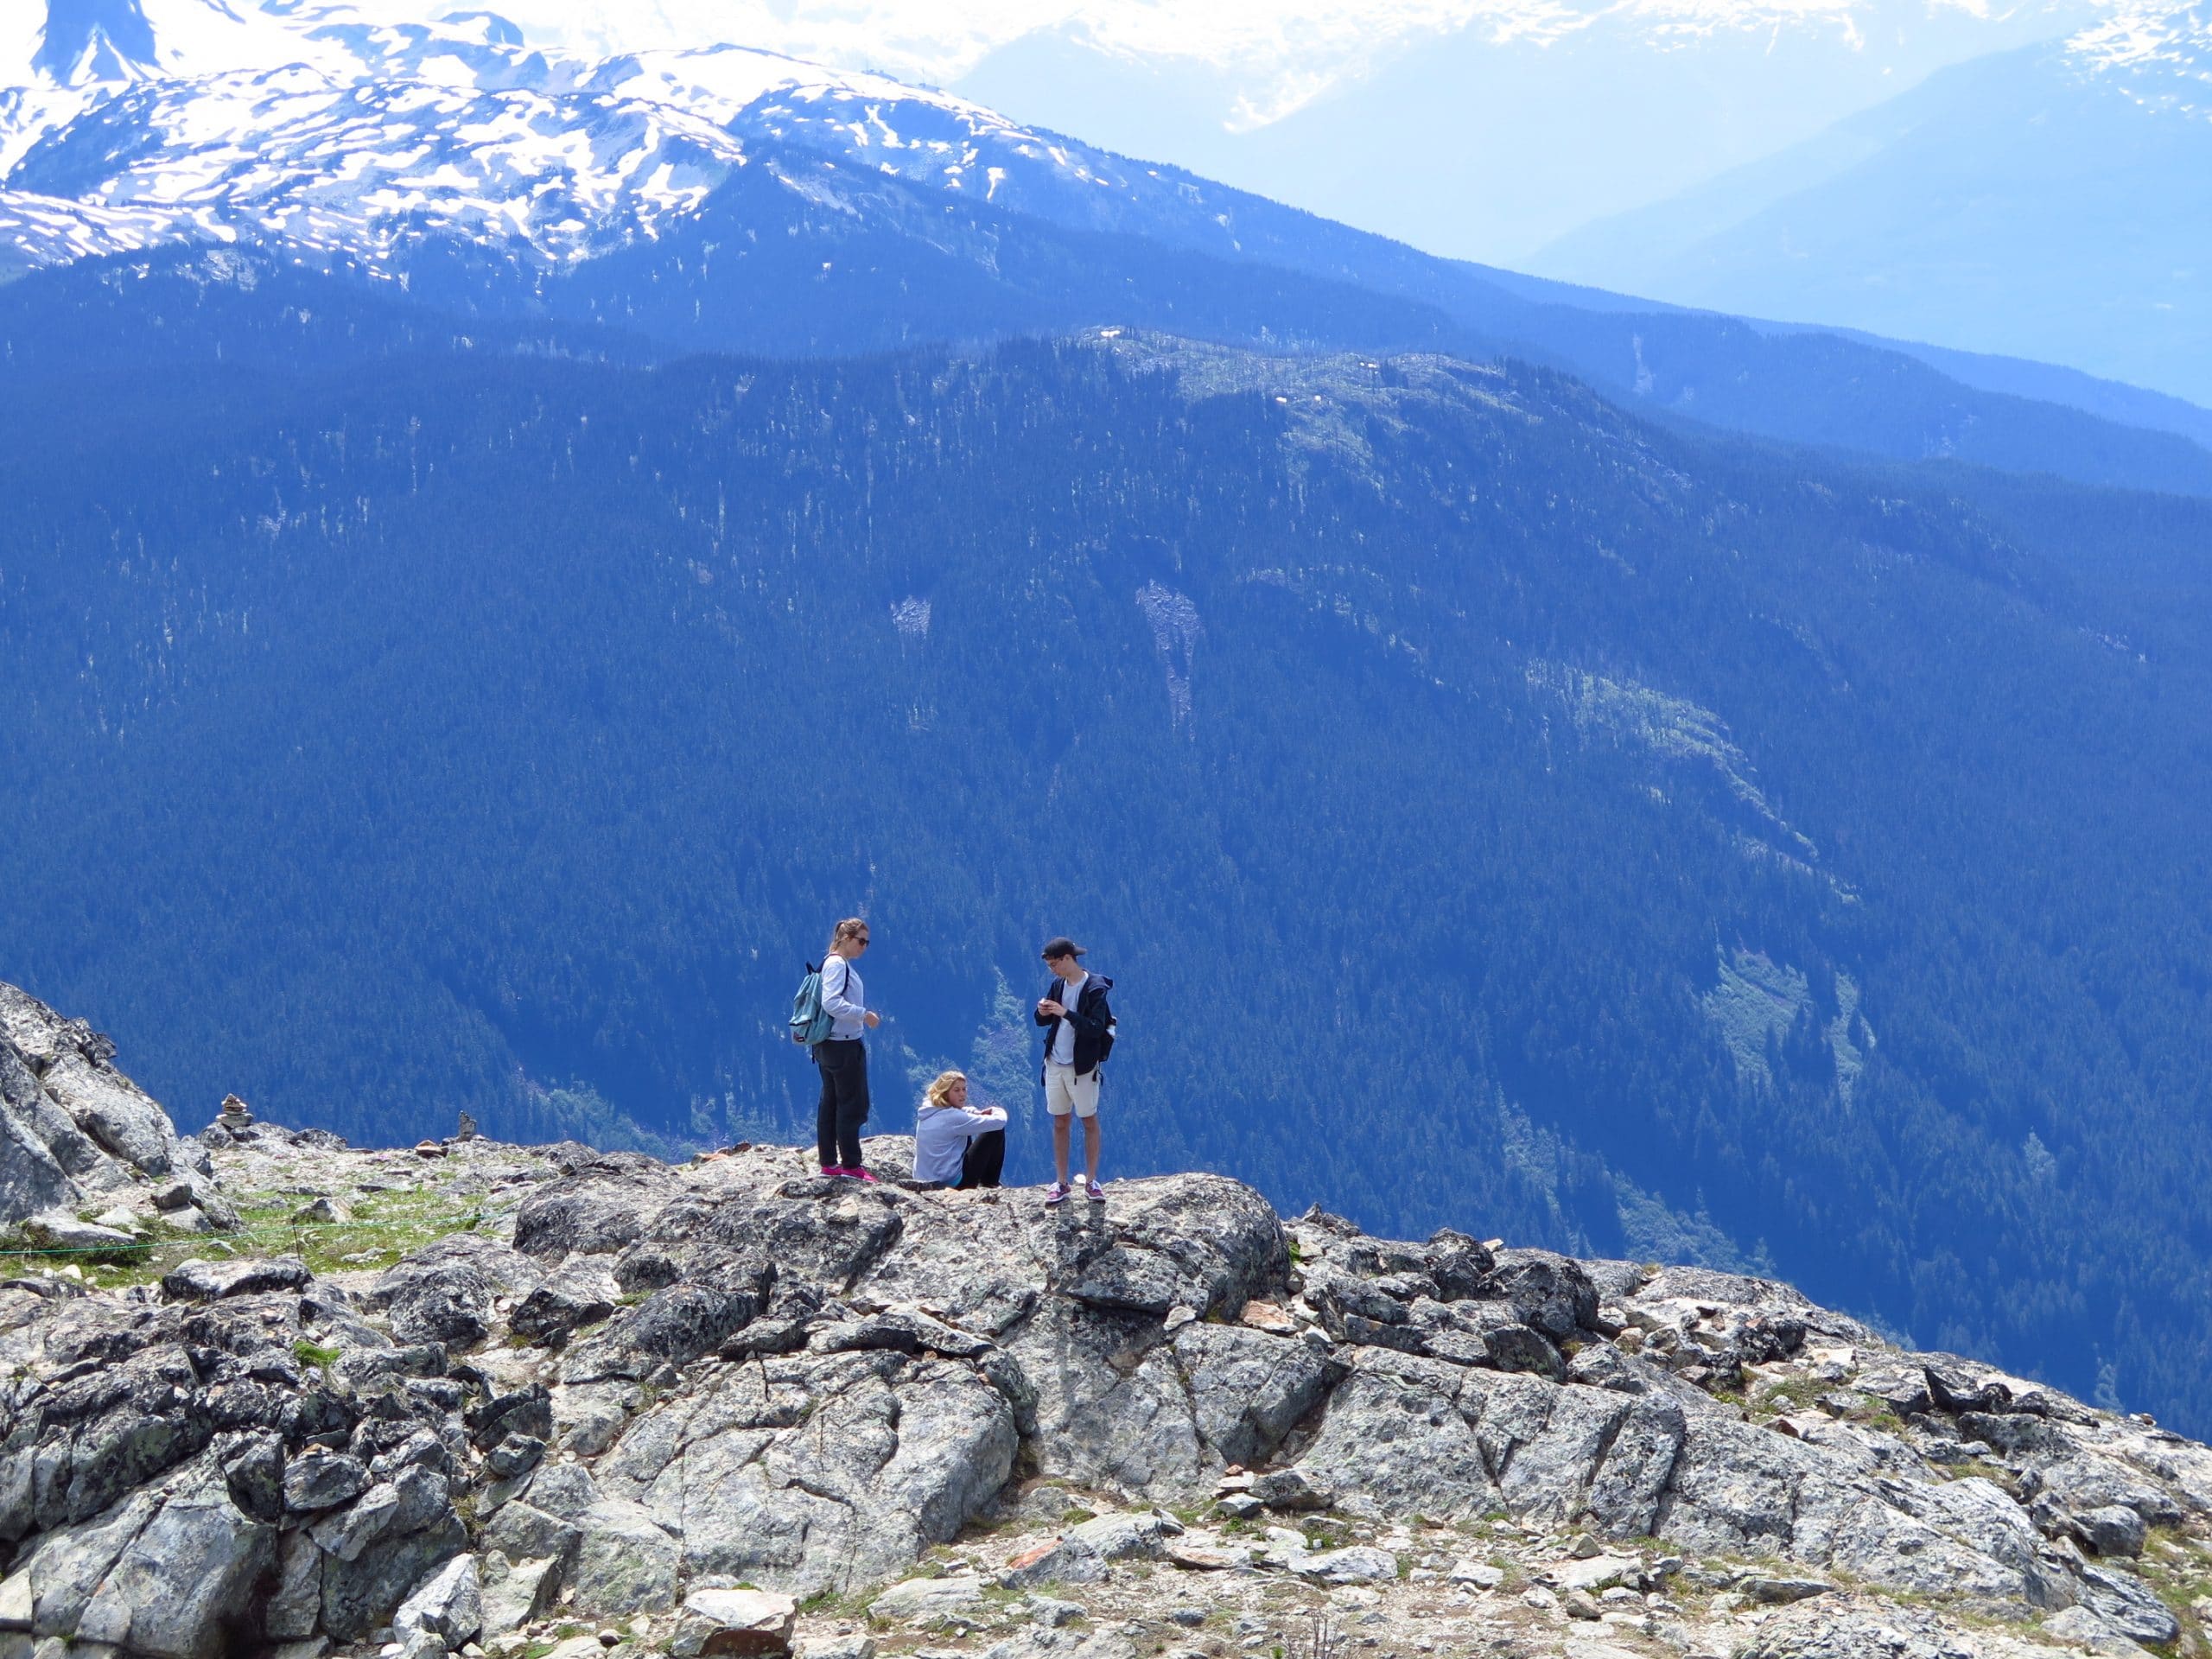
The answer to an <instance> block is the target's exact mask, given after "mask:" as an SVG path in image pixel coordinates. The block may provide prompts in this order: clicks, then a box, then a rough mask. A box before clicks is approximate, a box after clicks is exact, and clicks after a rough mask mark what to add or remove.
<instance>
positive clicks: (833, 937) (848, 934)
mask: <svg viewBox="0 0 2212 1659" xmlns="http://www.w3.org/2000/svg"><path fill="white" fill-rule="evenodd" d="M867 931H868V924H867V923H866V922H865V921H863V920H861V918H859V917H857V916H848V917H847V918H845V919H844V920H843V921H842V922H840V923H838V924H837V925H836V927H835V928H834V929H832V930H831V931H830V934H829V948H830V949H831V950H836V948H837V947H838V946H839V945H841V944H843V943H844V942H845V941H846V940H847V939H849V938H856V937H858V936H859V935H861V934H862V933H865V932H867Z"/></svg>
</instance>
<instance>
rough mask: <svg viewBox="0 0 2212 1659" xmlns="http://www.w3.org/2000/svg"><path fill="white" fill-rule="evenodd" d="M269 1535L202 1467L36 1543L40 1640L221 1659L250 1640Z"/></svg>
mask: <svg viewBox="0 0 2212 1659" xmlns="http://www.w3.org/2000/svg"><path fill="white" fill-rule="evenodd" d="M276 1542H277V1535H276V1532H275V1529H273V1528H270V1527H269V1526H267V1525H265V1524H264V1523H263V1522H257V1521H256V1520H254V1519H253V1518H252V1517H251V1516H246V1515H244V1514H242V1513H240V1511H239V1510H238V1507H237V1506H236V1505H235V1504H234V1503H232V1501H231V1496H230V1491H229V1489H228V1486H227V1484H226V1481H225V1480H224V1478H223V1474H222V1471H221V1469H220V1468H219V1466H218V1465H217V1464H216V1463H215V1461H214V1459H213V1458H201V1459H198V1460H196V1461H194V1463H192V1464H189V1465H186V1466H185V1467H183V1468H181V1469H180V1470H178V1471H175V1473H173V1474H172V1475H170V1476H169V1477H168V1478H166V1479H165V1480H163V1481H162V1482H161V1483H160V1484H158V1485H156V1486H149V1487H145V1488H142V1489H141V1490H140V1491H138V1492H137V1493H136V1494H134V1495H133V1496H132V1497H130V1499H129V1500H128V1501H127V1502H126V1503H124V1504H122V1505H120V1506H118V1508H117V1509H116V1510H111V1511H109V1512H108V1513H107V1514H105V1515H104V1516H100V1517H99V1518H98V1519H96V1520H93V1521H91V1522H84V1523H82V1524H79V1525H77V1526H73V1527H64V1528H60V1529H55V1530H54V1531H50V1532H48V1533H47V1534H45V1535H43V1536H42V1537H41V1538H40V1539H39V1540H38V1541H37V1543H36V1545H35V1547H34V1548H33V1549H32V1551H31V1554H30V1555H29V1560H28V1561H27V1562H26V1563H25V1564H24V1566H23V1567H22V1569H21V1570H22V1572H23V1573H26V1575H27V1576H28V1578H29V1585H30V1588H31V1592H32V1596H33V1601H34V1611H33V1615H32V1628H33V1629H34V1630H35V1631H36V1632H37V1634H39V1635H41V1636H66V1637H70V1638H71V1639H73V1640H76V1641H79V1642H105V1643H112V1644H114V1645H115V1646H118V1647H122V1648H127V1649H130V1651H131V1652H133V1653H137V1654H144V1655H148V1656H152V1659H221V1656H223V1655H226V1654H227V1653H228V1652H230V1651H231V1650H232V1648H233V1647H235V1646H236V1645H238V1643H239V1642H240V1641H241V1639H242V1638H243V1637H245V1636H246V1635H247V1634H248V1633H249V1631H250V1623H251V1616H252V1613H253V1611H254V1598H253V1596H252V1595H251V1590H252V1588H253V1586H254V1585H255V1583H256V1582H257V1580H259V1579H260V1578H261V1577H262V1575H263V1574H264V1573H266V1572H267V1571H268V1570H269V1569H270V1567H272V1566H273V1565H274V1562H275V1558H276Z"/></svg>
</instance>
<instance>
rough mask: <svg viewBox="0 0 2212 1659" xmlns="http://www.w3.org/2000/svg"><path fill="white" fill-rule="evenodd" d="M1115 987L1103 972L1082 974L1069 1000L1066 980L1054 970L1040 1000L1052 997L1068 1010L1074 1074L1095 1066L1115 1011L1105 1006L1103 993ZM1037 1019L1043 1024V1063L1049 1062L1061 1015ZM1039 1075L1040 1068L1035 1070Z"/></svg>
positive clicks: (1087, 1072) (1083, 1074)
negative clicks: (1073, 1044) (1073, 1050)
mask: <svg viewBox="0 0 2212 1659" xmlns="http://www.w3.org/2000/svg"><path fill="white" fill-rule="evenodd" d="M1113 988H1114V982H1113V981H1112V980H1110V979H1109V978H1107V977H1106V976H1105V975H1103V974H1085V975H1084V976H1083V983H1082V984H1081V985H1080V986H1078V987H1077V988H1076V990H1075V991H1074V992H1073V993H1072V995H1074V997H1075V1001H1072V1002H1071V1001H1068V997H1069V995H1071V993H1070V992H1069V990H1068V988H1067V983H1066V982H1065V981H1064V980H1062V979H1061V978H1060V976H1058V975H1057V974H1055V975H1054V976H1052V985H1051V986H1050V987H1049V988H1047V989H1046V992H1045V995H1044V996H1042V997H1039V998H1038V999H1037V1000H1038V1001H1040V1002H1041V1001H1045V999H1046V997H1049V998H1051V999H1052V1001H1055V1002H1057V1003H1058V1004H1059V1005H1060V1006H1061V1007H1064V1008H1065V1009H1066V1010H1067V1011H1068V1015H1067V1020H1068V1023H1069V1024H1070V1025H1071V1026H1073V1027H1075V1074H1076V1076H1077V1077H1089V1076H1090V1074H1091V1073H1092V1072H1093V1071H1096V1070H1097V1069H1098V1062H1099V1060H1100V1059H1101V1058H1103V1052H1104V1050H1105V1047H1106V1033H1107V1029H1108V1027H1110V1026H1111V1025H1112V1024H1113V1023H1114V1012H1113V1010H1112V1009H1111V1008H1109V1007H1107V1006H1106V993H1107V992H1109V991H1110V990H1112V989H1113ZM1036 1020H1037V1023H1038V1024H1039V1025H1040V1026H1042V1027H1045V1064H1046V1065H1051V1064H1052V1045H1053V1044H1054V1043H1056V1042H1058V1040H1059V1035H1060V1019H1059V1016H1058V1014H1038V1015H1037V1016H1036ZM1038 1076H1039V1078H1040V1079H1041V1078H1042V1077H1043V1076H1044V1073H1043V1072H1042V1071H1039V1073H1038Z"/></svg>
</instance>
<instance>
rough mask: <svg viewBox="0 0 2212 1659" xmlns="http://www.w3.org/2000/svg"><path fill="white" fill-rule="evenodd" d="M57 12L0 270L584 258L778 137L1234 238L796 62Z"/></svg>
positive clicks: (23, 84)
mask: <svg viewBox="0 0 2212 1659" xmlns="http://www.w3.org/2000/svg"><path fill="white" fill-rule="evenodd" d="M19 10H20V9H19ZM30 10H31V13H33V14H35V12H36V11H37V10H39V8H38V7H36V6H33V7H32V8H31V9H30ZM44 12H45V16H44V19H43V24H42V27H41V28H39V29H28V28H26V27H25V26H24V22H25V19H24V17H23V16H16V17H14V18H11V19H10V23H9V26H8V27H9V31H10V32H9V33H7V34H6V35H0V76H4V77H5V79H6V81H7V86H6V88H5V90H4V91H0V242H3V243H4V251H0V270H5V269H9V268H15V269H22V268H24V267H28V266H35V265H41V264H53V263H56V262H60V261H67V260H69V259H73V258H77V257H83V256H85V255H86V254H92V253H99V252H106V251H116V250H118V249H124V248H130V247H134V246H149V245H156V244H158V243H162V242H169V241H179V240H187V241H189V240H204V241H211V242H232V241H241V240H242V241H251V242H256V243H261V244H269V245H278V246H282V247H285V248H289V249H291V250H294V251H298V252H301V253H302V254H307V255H311V256H318V257H328V256H333V255H345V256H348V257H353V258H354V259H357V260H359V261H360V262H362V263H363V264H365V265H366V266H368V267H369V268H370V269H372V270H373V269H379V268H390V267H391V265H392V264H393V262H394V261H395V260H396V259H397V258H398V257H399V256H400V255H401V253H402V252H403V251H404V250H405V249H407V248H410V247H413V246H417V245H421V244H423V242H425V241H430V240H437V239H446V240H460V241H462V242H465V243H468V244H472V245H476V246H478V247H482V248H491V249H498V250H503V251H512V252H515V253H518V254H526V255H530V256H535V257H539V258H542V259H545V260H550V261H556V262H557V261H564V260H573V259H575V258H579V257H588V256H589V255H591V254H593V253H594V252H600V251H606V250H607V249H609V248H612V247H617V246H621V245H626V244H627V243H630V242H632V241H633V240H635V239H637V238H640V237H644V238H652V237H654V236H657V235H658V234H659V233H660V232H662V230H663V229H664V227H665V226H666V225H667V224H668V223H669V222H670V221H671V219H676V218H680V217H682V216H683V215H685V214H687V213H691V212H693V211H695V210H696V208H697V207H699V206H700V204H701V203H702V201H703V200H705V199H706V197H707V196H708V195H709V194H711V193H712V192H713V191H714V190H715V188H716V187H717V186H719V185H720V184H721V183H722V182H723V181H725V180H726V179H727V178H728V176H729V175H730V173H731V172H732V170H733V169H734V168H741V167H743V166H745V165H747V161H748V150H747V145H748V143H760V142H773V143H798V144H801V145H804V146H805V147H807V148H809V149H816V150H818V151H821V152H823V153H826V154H828V155H829V156H836V157H842V158H845V159H846V160H847V161H848V162H849V164H852V165H857V166H861V167H864V168H868V169H869V170H871V171H874V172H879V173H885V174H891V175H896V176H898V177H899V178H902V179H905V180H906V181H909V182H912V183H916V184H921V185H926V186H930V187H933V188H939V189H943V190H945V191H947V192H950V193H954V194H958V195H960V196H963V197H965V198H969V199H973V200H980V201H983V202H987V203H992V204H995V205H998V206H1002V207H1010V208H1013V209H1016V210H1024V211H1030V212H1041V213H1046V214H1047V215H1048V216H1050V217H1052V218H1054V219H1058V220H1059V221H1061V222H1064V223H1072V224H1076V225H1089V226H1098V227H1102V228H1104V227H1114V226H1124V227H1125V226H1128V225H1130V224H1131V223H1132V222H1135V223H1141V225H1142V226H1144V227H1146V228H1147V229H1152V230H1159V229H1161V228H1166V227H1172V228H1173V231H1174V233H1175V238H1176V239H1178V240H1179V241H1184V242H1189V241H1192V240H1196V241H1199V242H1212V243H1216V244H1218V245H1221V246H1222V247H1223V248H1224V250H1225V251H1226V250H1230V249H1233V246H1234V241H1235V238H1234V232H1233V231H1232V230H1231V229H1230V228H1229V227H1228V226H1227V224H1226V222H1225V221H1226V219H1227V215H1225V214H1224V213H1220V212H1218V211H1217V210H1209V208H1208V206H1207V204H1206V203H1205V201H1204V200H1201V199H1200V193H1199V192H1198V190H1197V189H1196V188H1195V185H1194V183H1193V181H1189V180H1187V179H1185V178H1183V177H1181V176H1179V175H1175V176H1170V175H1168V173H1167V172H1166V171H1165V170H1162V169H1154V168H1143V167H1140V166H1137V165H1135V164H1133V163H1129V162H1123V161H1121V160H1120V159H1118V158H1116V157H1112V156H1107V155H1105V154H1104V153H1103V152H1100V151H1096V150H1092V149H1087V148H1085V147H1084V146H1080V145H1077V144H1074V143H1070V142H1068V141H1066V140H1064V139H1060V138H1058V137H1052V136H1050V135H1047V134H1044V133H1041V132H1039V131H1035V130H1031V129H1027V128H1025V127H1021V126H1019V125H1017V124H1014V123H1012V122H1009V121H1007V120H1006V119H1005V118H1002V117H1000V116H998V115H996V114H995V113H993V112H992V111H989V110H987V109H985V108H983V107H982V105H977V104H974V103H971V102H969V101H968V100H966V99H959V98H956V97H952V96H950V95H948V94H945V93H942V92H930V91H926V90H924V89H920V88H916V87H911V86H905V85H902V84H900V83H899V82H896V81H893V80H890V79H885V78H883V77H881V76H877V75H871V74H865V73H844V72H838V71H833V70H827V69H823V68H822V67H818V66H816V65H811V64H805V63H801V62H799V61H798V60H793V59H790V58H785V57H780V56H779V55H777V54H773V53H768V52H760V51H755V50H751V49H747V48H741V47H731V46H718V47H712V48H699V49H693V50H669V51H649V52H640V53H632V54H624V55H620V56H617V57H613V58H607V59H601V60H571V59H567V58H563V57H560V56H557V55H553V54H547V53H545V52H543V51H540V50H538V49H536V48H532V47H531V46H530V45H528V44H527V43H526V42H525V41H524V36H523V35H522V32H521V31H520V30H519V29H517V28H516V27H515V26H514V25H513V24H512V23H511V22H508V21H506V20H505V19H504V18H502V17H500V16H496V15H494V14H492V13H489V12H472V13H461V14H454V15H452V16H448V17H447V18H446V19H444V20H442V21H439V22H406V23H392V22H378V21H375V20H374V19H372V18H369V17H365V16H363V14H362V13H361V11H360V10H359V9H357V8H356V7H354V6H353V5H351V4H346V3H335V0H268V3H267V4H266V5H265V6H264V7H258V8H257V7H255V6H253V5H251V4H250V3H248V0H47V3H46V4H45V6H44Z"/></svg>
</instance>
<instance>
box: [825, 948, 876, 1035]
mask: <svg viewBox="0 0 2212 1659" xmlns="http://www.w3.org/2000/svg"><path fill="white" fill-rule="evenodd" d="M867 996H868V987H867V986H865V985H863V984H861V976H859V975H858V974H856V973H855V972H854V971H853V964H852V963H849V962H848V961H846V960H845V959H844V957H841V956H839V955H837V953H836V951H834V950H833V951H831V952H830V953H829V961H827V962H825V963H823V964H822V1007H823V1011H824V1012H826V1013H827V1014H829V1036H830V1039H831V1040H833V1041H836V1042H849V1041H850V1040H851V1039H854V1038H855V1037H857V1036H859V1035H860V1034H861V1033H862V1032H863V1031H866V1030H867V1029H868V1021H867V1020H866V1019H865V1018H864V1017H863V1016H864V1015H866V1014H867V1013H868V1002H867V1000H866V999H867Z"/></svg>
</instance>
